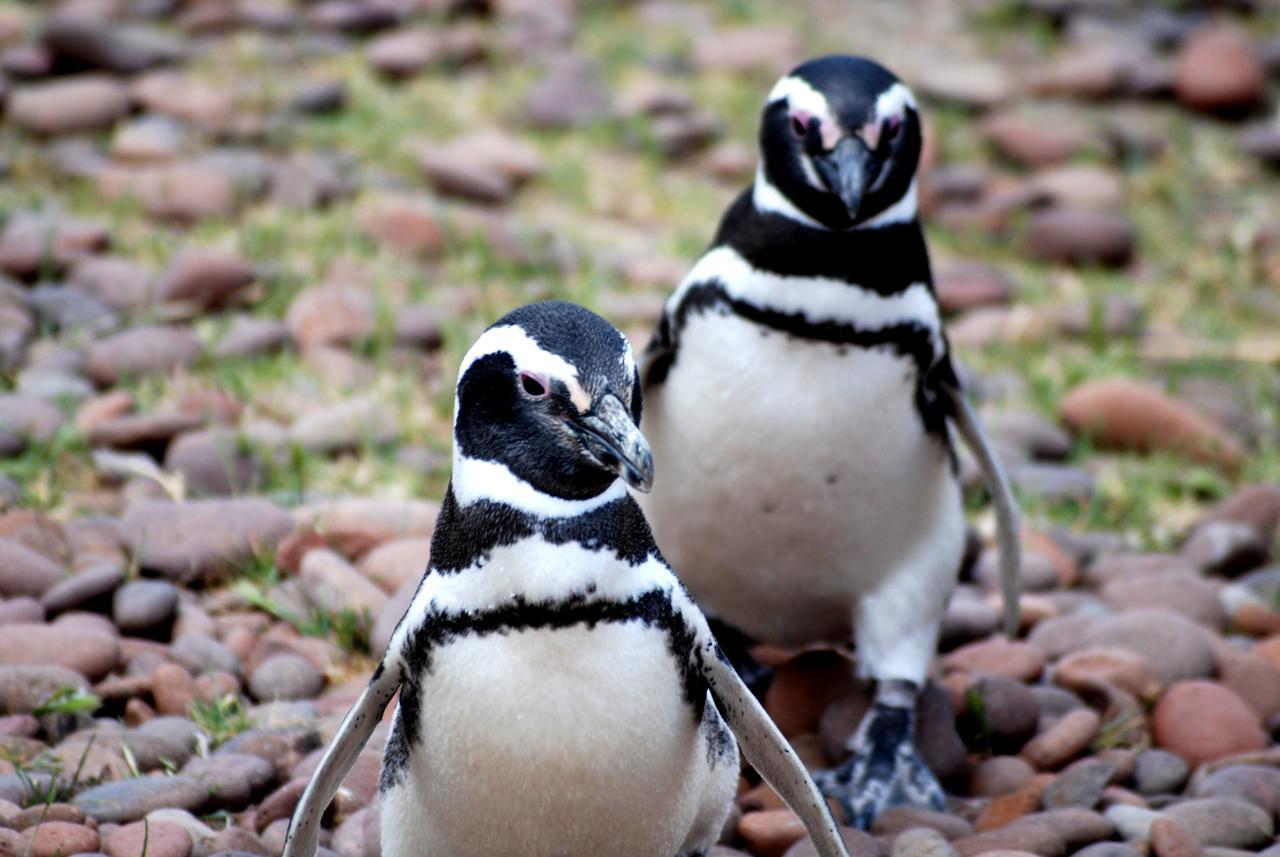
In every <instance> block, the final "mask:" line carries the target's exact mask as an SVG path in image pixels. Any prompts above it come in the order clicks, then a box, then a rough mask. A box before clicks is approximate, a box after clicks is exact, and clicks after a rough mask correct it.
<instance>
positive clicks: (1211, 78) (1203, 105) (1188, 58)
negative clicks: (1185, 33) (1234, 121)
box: [1174, 25, 1266, 115]
mask: <svg viewBox="0 0 1280 857" xmlns="http://www.w3.org/2000/svg"><path fill="white" fill-rule="evenodd" d="M1174 87H1175V90H1176V92H1177V95H1178V100H1179V101H1181V102H1182V103H1183V104H1185V105H1186V106H1188V107H1190V108H1192V109H1193V110H1201V111H1204V112H1206V113H1215V114H1227V115H1239V114H1241V113H1245V112H1248V111H1249V110H1252V109H1253V108H1255V107H1257V106H1259V105H1260V104H1261V103H1262V101H1263V100H1264V99H1265V97H1266V77H1265V75H1264V73H1263V69H1262V63H1261V62H1260V61H1259V60H1258V57H1257V55H1256V54H1255V53H1254V49H1253V44H1252V43H1251V42H1250V40H1249V37H1248V36H1247V35H1245V34H1244V33H1242V32H1241V31H1239V30H1237V29H1235V28H1233V27H1229V26H1218V25H1209V26H1205V27H1203V28H1201V29H1199V30H1197V31H1196V32H1194V33H1192V34H1191V36H1190V37H1189V38H1187V40H1186V41H1185V42H1183V44H1182V47H1181V49H1180V50H1179V52H1178V64H1177V77H1176V80H1175V83H1174Z"/></svg>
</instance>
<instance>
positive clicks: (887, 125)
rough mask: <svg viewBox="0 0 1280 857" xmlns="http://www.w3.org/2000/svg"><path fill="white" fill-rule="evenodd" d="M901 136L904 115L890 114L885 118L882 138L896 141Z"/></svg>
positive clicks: (892, 141)
mask: <svg viewBox="0 0 1280 857" xmlns="http://www.w3.org/2000/svg"><path fill="white" fill-rule="evenodd" d="M900 136H902V117H901V116H890V117H889V118H888V119H886V120H884V124H883V125H882V126H881V134H880V139H882V140H888V141H889V142H891V143H895V142H897V140H898V138H899V137H900Z"/></svg>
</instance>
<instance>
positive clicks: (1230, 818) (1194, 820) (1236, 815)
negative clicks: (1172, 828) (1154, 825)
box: [1164, 798, 1275, 850]
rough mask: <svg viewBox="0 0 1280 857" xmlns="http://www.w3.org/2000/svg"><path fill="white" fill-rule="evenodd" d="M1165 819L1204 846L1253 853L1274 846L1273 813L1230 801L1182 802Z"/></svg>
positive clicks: (1240, 802) (1166, 813)
mask: <svg viewBox="0 0 1280 857" xmlns="http://www.w3.org/2000/svg"><path fill="white" fill-rule="evenodd" d="M1164 816H1165V817H1166V818H1168V819H1170V820H1172V821H1174V822H1177V823H1178V825H1179V826H1181V827H1183V828H1185V829H1186V830H1187V831H1188V832H1190V833H1193V834H1194V835H1195V836H1196V837H1197V838H1198V839H1199V840H1200V844H1202V845H1218V846H1224V847H1227V848H1243V849H1246V850H1252V849H1255V848H1260V847H1262V846H1265V845H1269V844H1271V842H1272V837H1273V836H1274V835H1275V825H1274V823H1273V822H1272V818H1271V814H1270V813H1268V812H1267V811H1266V810H1263V809H1260V808H1259V807H1256V806H1254V805H1253V804H1250V803H1246V802H1244V801H1239V800H1231V799H1229V798H1196V799H1193V800H1188V801H1183V802H1181V803H1177V804H1174V805H1173V806H1171V807H1169V808H1168V809H1166V810H1165V811H1164Z"/></svg>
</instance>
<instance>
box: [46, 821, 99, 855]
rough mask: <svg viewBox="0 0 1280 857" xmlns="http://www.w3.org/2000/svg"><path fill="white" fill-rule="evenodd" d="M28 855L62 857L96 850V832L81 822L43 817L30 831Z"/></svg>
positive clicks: (97, 840)
mask: <svg viewBox="0 0 1280 857" xmlns="http://www.w3.org/2000/svg"><path fill="white" fill-rule="evenodd" d="M29 835H30V837H31V840H30V842H31V845H30V848H31V850H30V857H63V855H68V854H81V853H84V852H92V851H97V850H98V845H99V839H98V834H97V833H95V832H94V831H92V830H90V829H89V828H87V827H85V826H84V825H83V824H74V823H72V822H69V821H50V820H49V819H47V818H46V819H45V820H44V821H43V822H41V823H40V824H39V825H38V826H36V827H35V828H34V829H33V830H32V831H30V832H29Z"/></svg>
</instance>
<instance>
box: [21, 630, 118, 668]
mask: <svg viewBox="0 0 1280 857" xmlns="http://www.w3.org/2000/svg"><path fill="white" fill-rule="evenodd" d="M119 662H120V646H119V644H118V643H117V641H116V640H115V639H114V638H112V637H108V636H104V635H103V634H101V633H99V632H98V631H96V630H92V629H84V630H81V629H79V628H75V627H72V626H70V625H65V624H59V625H38V624H29V623H14V624H11V625H0V665H4V666H59V667H66V668H67V669H70V670H74V671H76V672H78V673H80V674H81V675H83V676H84V677H85V678H87V679H89V680H90V681H96V680H98V679H100V678H102V677H103V676H105V675H106V674H107V673H109V672H111V671H112V670H113V669H115V667H116V665H117V664H118V663H119Z"/></svg>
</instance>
